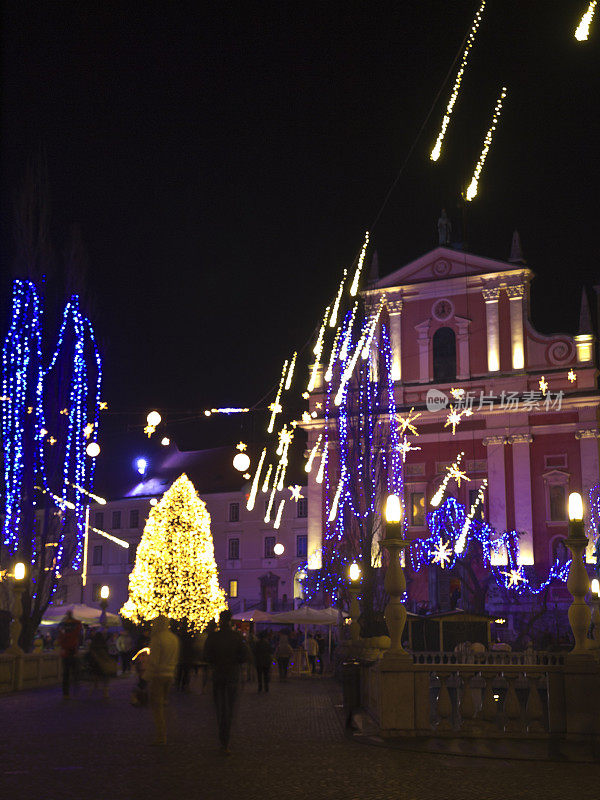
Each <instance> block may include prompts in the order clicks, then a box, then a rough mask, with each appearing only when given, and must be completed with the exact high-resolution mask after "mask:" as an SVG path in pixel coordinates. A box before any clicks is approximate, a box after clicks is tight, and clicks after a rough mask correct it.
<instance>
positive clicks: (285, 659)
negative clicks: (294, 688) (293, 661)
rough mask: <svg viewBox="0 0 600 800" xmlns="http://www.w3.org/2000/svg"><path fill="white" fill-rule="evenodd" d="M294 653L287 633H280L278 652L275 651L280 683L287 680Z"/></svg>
mask: <svg viewBox="0 0 600 800" xmlns="http://www.w3.org/2000/svg"><path fill="white" fill-rule="evenodd" d="M293 653H294V651H293V650H292V646H291V645H290V643H289V641H288V637H287V636H286V634H285V633H280V634H279V642H278V644H277V650H276V651H275V658H276V659H277V666H278V667H279V680H280V681H285V680H287V671H288V666H289V663H290V658H291V657H292V655H293Z"/></svg>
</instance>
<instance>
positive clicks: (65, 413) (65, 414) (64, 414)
mask: <svg viewBox="0 0 600 800" xmlns="http://www.w3.org/2000/svg"><path fill="white" fill-rule="evenodd" d="M32 411H33V408H28V409H27V413H28V414H31V412H32ZM58 413H59V414H62V415H63V416H65V417H68V416H69V409H68V408H61V410H60V411H59V412H58Z"/></svg>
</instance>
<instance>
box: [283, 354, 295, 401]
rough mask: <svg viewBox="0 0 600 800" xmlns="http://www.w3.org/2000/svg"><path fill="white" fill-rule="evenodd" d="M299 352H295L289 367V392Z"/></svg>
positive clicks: (286, 388)
mask: <svg viewBox="0 0 600 800" xmlns="http://www.w3.org/2000/svg"><path fill="white" fill-rule="evenodd" d="M297 355H298V353H296V352H294V355H293V356H292V360H291V363H290V368H289V369H288V373H287V378H286V379H285V387H284V388H285V391H286V392H287V391H288V389H289V388H290V386H291V385H292V378H293V376H294V367H295V366H296V356H297Z"/></svg>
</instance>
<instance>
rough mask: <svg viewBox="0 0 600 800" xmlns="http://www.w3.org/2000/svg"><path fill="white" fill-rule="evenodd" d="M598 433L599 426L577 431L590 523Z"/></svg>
mask: <svg viewBox="0 0 600 800" xmlns="http://www.w3.org/2000/svg"><path fill="white" fill-rule="evenodd" d="M599 437H600V433H598V430H597V428H583V429H580V430H578V431H576V432H575V438H576V439H577V440H578V441H579V458H580V461H581V496H582V498H583V510H584V520H585V524H586V528H587V525H588V523H589V519H590V515H589V493H590V489H591V488H592V486H595V485H596V484H597V483H598V438H599ZM593 550H594V544H593V542H591V541H590V543H589V545H588V548H587V550H586V554H585V560H586V561H587V563H588V564H589V563H591V562H593V561H594V558H593V557H592V552H593Z"/></svg>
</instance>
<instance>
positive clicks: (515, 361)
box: [506, 284, 525, 370]
mask: <svg viewBox="0 0 600 800" xmlns="http://www.w3.org/2000/svg"><path fill="white" fill-rule="evenodd" d="M506 294H507V295H508V299H509V300H510V350H511V357H512V368H513V369H515V370H522V369H524V367H525V340H524V336H523V296H524V294H525V286H524V285H523V284H520V285H519V286H507V288H506Z"/></svg>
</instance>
